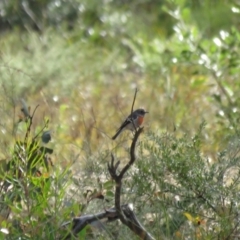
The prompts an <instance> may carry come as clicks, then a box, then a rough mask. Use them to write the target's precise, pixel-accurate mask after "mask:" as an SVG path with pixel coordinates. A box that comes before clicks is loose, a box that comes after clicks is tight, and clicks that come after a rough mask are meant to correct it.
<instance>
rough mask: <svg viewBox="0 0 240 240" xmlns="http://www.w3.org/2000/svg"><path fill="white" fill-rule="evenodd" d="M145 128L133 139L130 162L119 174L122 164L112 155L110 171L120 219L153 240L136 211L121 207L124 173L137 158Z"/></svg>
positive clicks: (142, 235) (144, 236)
mask: <svg viewBox="0 0 240 240" xmlns="http://www.w3.org/2000/svg"><path fill="white" fill-rule="evenodd" d="M142 131H143V128H139V129H138V130H137V131H136V133H135V135H134V137H133V140H132V144H131V148H130V160H129V162H128V163H127V164H126V165H125V166H124V167H123V169H122V170H121V171H120V173H119V174H117V168H118V166H119V164H120V162H119V161H117V163H116V164H114V156H113V155H112V159H111V163H110V164H108V171H109V173H110V175H111V177H112V178H113V180H114V181H115V182H116V189H115V208H116V211H117V213H118V216H119V219H120V220H121V222H122V223H123V224H124V225H126V226H127V227H129V228H130V229H131V230H132V231H133V232H134V233H135V234H136V235H138V236H139V237H140V238H141V239H145V240H153V239H154V238H153V237H152V236H151V235H150V233H148V232H147V231H146V230H145V229H144V227H143V226H142V225H141V223H140V222H139V221H138V220H137V218H136V216H135V214H134V212H133V211H132V210H131V209H130V208H128V210H125V211H123V209H122V208H121V189H122V179H123V176H124V174H125V173H126V172H127V171H128V169H129V168H130V167H131V166H132V165H133V163H134V162H135V160H136V156H135V147H136V143H137V140H138V137H139V136H140V134H141V133H142Z"/></svg>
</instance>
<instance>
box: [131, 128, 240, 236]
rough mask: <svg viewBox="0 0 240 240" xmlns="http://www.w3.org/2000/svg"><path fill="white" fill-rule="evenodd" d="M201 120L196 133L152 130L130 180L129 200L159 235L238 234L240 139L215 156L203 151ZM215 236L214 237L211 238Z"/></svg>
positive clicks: (147, 224)
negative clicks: (190, 134) (164, 132)
mask: <svg viewBox="0 0 240 240" xmlns="http://www.w3.org/2000/svg"><path fill="white" fill-rule="evenodd" d="M204 131H205V130H204V129H202V126H201V128H200V130H199V132H198V133H197V134H196V135H195V136H194V137H189V136H187V135H185V136H183V137H180V138H179V137H176V136H175V135H174V134H163V135H160V136H158V135H156V134H154V133H151V134H149V135H148V137H147V139H145V140H144V141H143V142H142V143H141V146H140V149H141V151H140V152H141V154H140V156H141V157H140V159H138V160H137V162H136V165H137V166H136V167H137V170H136V171H133V172H132V173H131V178H130V179H131V181H128V182H127V185H128V187H129V188H128V189H131V190H129V193H132V194H129V195H128V198H129V201H133V202H134V205H135V207H136V209H137V211H138V213H137V214H138V216H141V220H142V221H143V222H144V223H145V224H146V227H147V228H148V229H150V231H152V232H153V233H154V235H155V236H159V238H160V239H162V238H161V237H163V236H165V237H168V239H171V238H174V237H175V236H177V235H178V234H181V236H183V237H186V238H184V239H188V238H191V239H193V237H194V236H195V234H196V233H198V234H199V237H200V239H207V237H212V238H214V239H226V238H228V239H234V236H239V234H240V232H239V231H240V228H239V226H238V222H239V218H238V212H239V203H240V200H239V199H240V198H239V197H240V196H239V186H240V185H239V184H240V178H239V167H240V161H239V160H240V159H239V154H238V153H239V150H240V145H239V140H238V139H237V138H234V139H233V140H232V141H231V142H230V144H229V148H228V149H226V150H225V151H223V152H221V153H219V155H218V156H217V157H216V158H215V159H212V158H210V157H209V156H207V155H204V154H203V153H202V151H201V143H202V142H203V141H204V140H203V132H204ZM212 238H211V239H212Z"/></svg>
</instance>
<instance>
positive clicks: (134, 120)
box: [112, 108, 148, 140]
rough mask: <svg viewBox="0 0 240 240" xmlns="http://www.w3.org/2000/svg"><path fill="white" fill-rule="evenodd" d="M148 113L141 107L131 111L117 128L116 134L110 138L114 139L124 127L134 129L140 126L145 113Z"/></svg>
mask: <svg viewBox="0 0 240 240" xmlns="http://www.w3.org/2000/svg"><path fill="white" fill-rule="evenodd" d="M146 113H148V112H147V111H145V110H144V109H143V108H139V109H137V110H135V111H133V112H132V113H131V114H130V115H129V116H128V117H127V118H126V120H125V121H124V122H123V123H122V125H121V126H120V128H119V129H118V130H117V132H116V134H115V135H114V136H113V137H112V140H115V139H116V138H117V137H118V135H119V134H120V133H121V132H122V131H123V130H125V129H127V130H130V131H134V130H136V129H137V128H138V127H140V126H141V125H142V123H143V120H144V116H145V114H146Z"/></svg>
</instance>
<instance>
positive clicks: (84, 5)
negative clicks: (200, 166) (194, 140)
mask: <svg viewBox="0 0 240 240" xmlns="http://www.w3.org/2000/svg"><path fill="white" fill-rule="evenodd" d="M0 9H1V12H0V26H1V35H0V45H1V52H0V57H1V68H0V73H1V85H2V88H1V91H2V93H1V98H2V99H1V102H2V111H3V112H2V115H4V116H3V117H2V118H1V125H2V128H3V129H2V131H1V134H2V135H3V136H4V138H6V136H7V135H11V134H12V131H13V130H12V128H13V125H14V124H13V122H15V121H16V120H17V115H18V114H17V113H18V112H17V110H18V108H17V107H18V106H19V99H21V98H23V99H25V101H27V103H28V105H29V106H31V107H32V108H33V107H34V106H36V105H37V104H40V105H41V107H40V108H39V110H38V115H37V116H38V117H37V119H35V125H36V126H38V125H39V124H40V123H41V122H42V121H43V119H44V118H49V119H50V126H49V128H51V129H52V130H53V131H54V139H55V141H54V144H55V147H57V146H58V147H59V149H62V148H65V147H66V149H65V151H63V152H64V153H65V154H66V155H68V154H69V145H68V144H70V145H71V147H72V148H74V149H75V150H76V151H82V154H85V153H87V154H89V153H92V151H98V150H99V148H100V149H105V150H106V149H111V148H112V147H113V144H114V143H112V141H111V139H110V137H111V136H112V135H113V134H114V132H115V130H116V129H117V128H118V126H119V124H120V123H121V121H122V120H123V119H124V118H125V117H126V116H127V115H128V114H129V112H130V109H131V103H132V99H133V94H134V90H135V88H138V90H139V92H138V96H137V101H136V106H135V107H145V108H146V109H147V110H148V111H149V112H150V114H149V115H148V116H147V119H146V123H145V125H146V131H149V130H150V131H154V132H158V133H161V132H165V131H166V132H172V131H176V132H177V134H179V135H182V134H185V133H194V132H196V129H198V126H199V124H200V123H202V122H203V121H205V122H206V128H205V138H206V144H205V146H203V150H204V151H205V152H206V153H207V154H209V156H214V154H215V152H216V150H219V149H221V147H222V144H223V145H224V144H225V143H226V142H228V140H229V138H231V137H232V136H234V135H235V134H238V130H237V125H238V122H239V117H238V112H239V96H238V95H239V94H238V92H239V88H240V81H239V58H238V56H239V38H240V34H239V26H240V25H239V23H240V18H239V11H240V3H239V2H238V1H237V0H235V1H234V0H229V1H226V0H218V1H213V0H204V1H200V0H192V1H189V0H188V1H187V0H176V1H171V0H165V1H162V0H161V1H160V0H159V1H156V0H155V1H151V0H141V1H124V0H116V1H110V0H108V1H106V0H105V1H104V0H99V1H95V0H85V1H84V0H71V1H64V0H58V1H51V0H35V1H32V0H28V1H27V0H24V1H14V0H11V1H9V0H2V1H1V2H0ZM13 109H14V110H13ZM6 113H7V114H6ZM20 130H21V129H20ZM20 130H19V131H18V134H20V135H21V131H20ZM124 139H126V135H125V138H124ZM75 150H74V151H75Z"/></svg>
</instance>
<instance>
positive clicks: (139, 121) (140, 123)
mask: <svg viewBox="0 0 240 240" xmlns="http://www.w3.org/2000/svg"><path fill="white" fill-rule="evenodd" d="M143 119H144V117H143V116H138V125H139V126H140V125H142V123H143Z"/></svg>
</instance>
